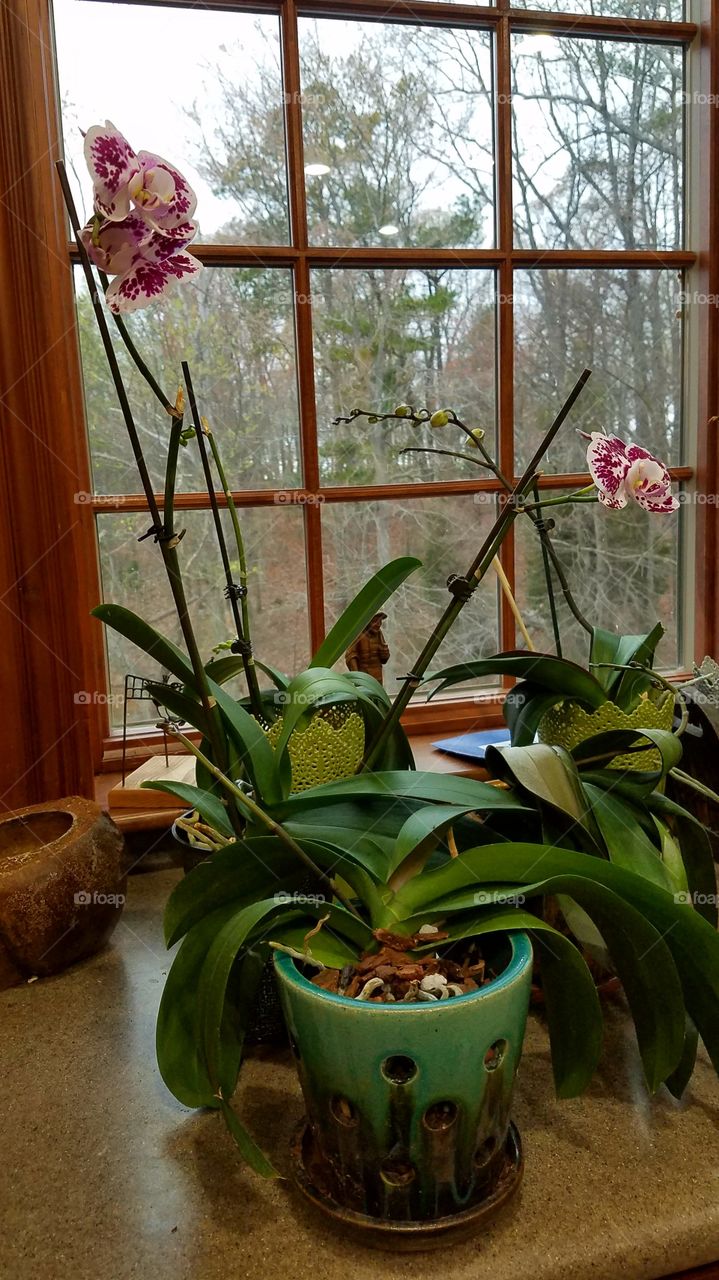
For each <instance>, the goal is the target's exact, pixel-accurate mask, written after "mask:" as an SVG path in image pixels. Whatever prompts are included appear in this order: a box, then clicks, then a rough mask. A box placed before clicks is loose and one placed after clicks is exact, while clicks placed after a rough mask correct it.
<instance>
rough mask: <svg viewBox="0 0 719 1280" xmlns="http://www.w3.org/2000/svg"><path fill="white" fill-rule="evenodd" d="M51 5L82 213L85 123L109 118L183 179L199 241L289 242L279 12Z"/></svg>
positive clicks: (88, 0) (75, 0) (65, 0)
mask: <svg viewBox="0 0 719 1280" xmlns="http://www.w3.org/2000/svg"><path fill="white" fill-rule="evenodd" d="M54 12H55V28H56V35H57V50H58V69H59V78H60V90H61V95H62V118H63V134H64V142H65V157H66V161H67V166H68V171H69V173H70V177H71V180H72V183H73V191H74V194H75V199H76V201H77V202H78V209H79V211H80V213H81V216H82V214H83V213H84V215H85V216H86V217H87V216H89V214H90V212H91V209H90V195H91V187H90V181H89V176H88V173H87V169H86V166H85V161H84V158H83V153H82V133H81V132H80V131H81V130H85V129H87V128H89V126H90V125H92V124H98V123H101V122H102V121H104V120H105V119H106V118H108V117H109V119H110V120H112V122H113V124H115V125H116V126H117V128H118V129H120V130H121V131H122V132H123V133H124V134H125V136H126V138H127V140H128V142H129V143H130V145H131V146H132V147H134V148H135V150H137V151H141V150H144V151H155V152H157V153H159V155H161V156H164V157H165V158H166V159H167V160H171V161H173V163H174V164H176V165H177V167H178V169H180V170H181V172H182V173H184V174H185V176H186V177H187V178H188V180H189V181H190V183H191V184H192V186H193V187H194V189H195V191H196V192H197V197H198V203H197V213H196V214H195V217H196V219H197V221H198V222H199V224H200V235H199V236H198V239H199V240H204V241H217V242H220V243H222V242H227V243H231V244H237V243H239V244H287V241H288V214H287V208H288V205H287V179H286V174H285V140H284V114H283V91H282V75H281V70H280V45H279V22H278V19H277V18H276V17H274V16H270V15H263V16H261V17H256V16H254V15H252V14H247V13H230V12H218V11H216V10H213V9H208V8H206V7H204V6H200V7H199V8H197V9H179V8H178V9H172V8H169V7H168V6H167V5H165V4H163V5H157V6H152V5H135V4H130V5H125V4H117V3H113V4H112V6H110V5H108V4H107V3H98V2H97V0H55V4H54ZM90 50H95V51H96V53H95V55H94V56H92V55H91V54H90V52H89V51H90ZM145 64H146V65H145ZM133 77H134V82H135V83H134V89H133Z"/></svg>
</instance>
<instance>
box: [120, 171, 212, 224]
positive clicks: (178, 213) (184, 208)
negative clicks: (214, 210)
mask: <svg viewBox="0 0 719 1280" xmlns="http://www.w3.org/2000/svg"><path fill="white" fill-rule="evenodd" d="M138 160H139V162H140V166H141V182H138V180H137V179H135V180H134V181H133V185H132V199H133V200H134V201H135V203H136V204H137V205H140V206H141V207H142V208H143V209H144V210H145V212H146V213H148V214H149V215H150V217H151V218H152V220H153V222H154V223H155V226H156V227H159V228H160V229H162V230H167V229H169V228H171V227H177V226H180V224H182V223H187V222H190V221H191V219H192V215H193V213H194V212H195V209H196V208H197V196H196V195H195V193H194V191H193V190H192V187H191V186H190V184H189V182H187V180H186V179H185V178H183V176H182V174H181V173H180V172H179V171H178V170H177V169H176V168H175V166H174V165H172V164H170V163H169V161H168V160H163V158H162V156H158V155H155V154H154V152H152V151H140V152H139V153H138Z"/></svg>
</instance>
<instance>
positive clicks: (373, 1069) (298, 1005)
mask: <svg viewBox="0 0 719 1280" xmlns="http://www.w3.org/2000/svg"><path fill="white" fill-rule="evenodd" d="M497 945H498V946H499V947H500V953H498V954H500V955H501V960H500V961H499V963H501V964H502V965H503V968H502V969H501V972H499V976H498V977H496V978H495V979H493V981H491V982H489V983H487V984H486V985H485V986H483V987H481V988H480V989H479V990H478V991H475V992H471V993H470V994H468V995H465V996H458V997H454V998H451V999H449V1000H442V1001H435V1002H433V1003H426V1004H425V1003H422V1004H413V1003H412V1004H377V1005H375V1004H372V1003H370V1002H362V1001H358V1000H349V999H347V998H346V997H345V996H340V995H334V994H332V993H330V992H327V991H324V990H322V989H321V988H320V987H318V986H315V985H314V984H313V983H311V982H309V980H308V979H307V978H306V977H304V976H303V974H302V973H301V972H300V971H299V969H298V968H297V966H296V965H295V962H294V961H293V960H292V959H291V958H290V957H289V956H287V955H277V956H276V957H275V967H276V971H277V977H278V982H279V988H280V997H281V1000H282V1005H283V1008H284V1012H285V1018H286V1021H287V1026H288V1030H289V1034H290V1044H291V1046H292V1050H293V1053H294V1054H295V1057H296V1059H297V1067H298V1071H299V1076H300V1082H301V1085H302V1091H303V1094H304V1099H305V1104H306V1108H307V1122H308V1123H307V1129H308V1131H311V1134H312V1137H313V1141H314V1145H315V1148H316V1152H317V1153H318V1160H316V1161H315V1163H316V1164H319V1166H320V1173H319V1177H318V1178H317V1179H315V1181H316V1183H319V1185H320V1186H323V1187H324V1188H325V1190H326V1194H327V1196H328V1197H331V1199H332V1200H333V1202H334V1203H335V1204H337V1205H339V1206H342V1207H343V1208H344V1209H349V1210H353V1211H355V1212H356V1213H357V1214H361V1215H371V1217H373V1218H375V1219H385V1220H390V1221H391V1220H400V1221H402V1222H405V1223H406V1222H408V1221H409V1222H411V1221H415V1222H422V1221H427V1220H436V1219H438V1218H441V1217H442V1216H444V1215H456V1214H459V1213H461V1212H462V1211H464V1210H468V1209H470V1208H471V1206H473V1205H476V1204H477V1203H478V1202H481V1201H482V1200H483V1198H484V1199H486V1198H487V1197H489V1196H491V1193H492V1189H493V1186H494V1185H495V1184H496V1183H497V1182H498V1181H499V1179H500V1178H501V1177H502V1175H503V1172H504V1171H505V1170H506V1165H507V1157H506V1149H507V1143H508V1134H509V1129H510V1107H511V1102H512V1092H513V1087H514V1079H515V1075H516V1071H517V1065H518V1063H519V1059H520V1056H521V1052H522V1041H523V1038H524V1030H525V1025H526V1020H527V1010H528V1006H529V995H530V986H531V978H532V947H531V944H530V941H529V939H528V937H527V935H526V934H523V933H514V934H510V935H505V936H503V937H501V939H499V940H498V943H497ZM505 961H506V963H505ZM513 1132H515V1133H516V1131H513Z"/></svg>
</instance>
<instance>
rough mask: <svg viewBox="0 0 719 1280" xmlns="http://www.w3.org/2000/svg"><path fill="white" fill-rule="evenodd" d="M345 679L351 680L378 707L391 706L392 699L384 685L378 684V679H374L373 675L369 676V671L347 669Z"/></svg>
mask: <svg viewBox="0 0 719 1280" xmlns="http://www.w3.org/2000/svg"><path fill="white" fill-rule="evenodd" d="M347 679H348V680H350V681H351V683H352V684H353V685H354V686H355V688H357V689H360V690H361V691H362V692H363V693H366V694H367V696H368V697H369V698H371V699H372V701H373V702H376V703H377V705H378V706H379V707H383V708H389V707H391V706H392V699H391V698H390V696H389V694H388V692H387V690H386V689H385V687H384V685H383V684H380V682H379V680H375V678H374V676H371V675H370V674H369V672H367V671H348V672H347Z"/></svg>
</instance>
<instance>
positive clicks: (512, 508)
mask: <svg viewBox="0 0 719 1280" xmlns="http://www.w3.org/2000/svg"><path fill="white" fill-rule="evenodd" d="M590 375H591V370H590V369H585V370H584V371H583V373H582V374H581V375H580V377H579V378H578V379H577V381H576V383H575V385H574V387H573V388H572V390H571V392H570V393H569V395H568V396H567V399H566V400H565V402H564V404H563V405H562V407H561V409H560V410H559V413H558V414H557V416H556V417H555V419H554V421H553V423H552V424H551V426H550V427H549V429H548V430H547V431H546V432H545V434H544V436H543V437H542V440H541V442H540V444H539V446H538V448H537V449H536V450H535V452H534V455H533V456H532V458H531V459H530V461H529V463H528V465H527V467H526V468H525V470H524V473H523V475H522V476H521V478H520V479H519V480H518V481H517V484H516V485H515V487H514V489H513V490H512V492H511V493H510V495H509V497H508V500H507V501H506V502H505V504H504V506H503V509H502V510H501V511H500V512H499V515H498V516H497V519H496V520H495V522H494V525H493V526H492V528H491V530H490V532H489V534H488V535H487V537H486V538H485V540H484V543H483V544H482V546H481V547H480V550H479V551H478V553H477V555H476V556H475V558H474V560H473V562H472V564H471V565H470V567H469V571H468V572H467V574H466V575H465V577H466V581H467V582H468V583H471V585H472V588H474V587H476V585H477V583H479V582H481V580H482V578H483V577H484V575H485V573H486V572H487V569H488V568H489V566H490V565H491V563H492V560H493V558H494V556H495V555H496V554H497V552H498V551H499V548H500V546H501V545H502V542H503V541H504V538H505V537H506V535H507V532H508V531H509V529H510V528H511V526H512V525H513V524H514V521H515V520H516V519H517V516H518V515H519V514H520V511H521V501H520V500H522V499H524V497H526V494H527V493H528V492H529V490H530V489H531V487H532V485H533V483H534V481H535V480H536V473H537V468H538V466H539V463H540V462H541V460H542V458H543V457H544V455H545V453H546V451H547V449H548V448H549V447H550V445H551V443H552V441H553V440H554V438H555V436H556V435H557V432H558V431H559V429H560V427H561V426H562V424H563V422H564V421H565V419H566V417H567V415H568V414H569V412H570V411H571V409H572V407H573V405H574V403H575V401H576V400H577V399H578V397H579V396H580V395H581V393H582V391H583V389H584V385H585V383H586V382H587V380H588V379H589V377H590ZM468 599H471V593H468V594H467V595H466V596H465V597H464V598H462V599H460V598H459V597H458V596H455V597H454V599H453V600H452V602H451V603H450V604H449V605H447V607H446V609H445V611H444V613H443V614H442V617H441V618H440V620H439V622H438V623H437V625H436V627H435V628H434V630H433V632H432V634H431V635H430V637H429V639H428V640H427V643H426V644H425V646H424V648H423V649H422V652H421V653H420V655H419V657H418V658H417V660H416V662H415V663H414V665H413V668H412V671H411V672H409V673H408V675H407V676H405V678H404V682H403V685H402V688H401V689H400V691H399V693H398V694H397V696H396V697H395V699H394V701H393V702H392V706H391V707H390V708H389V709H388V711H387V713H386V714H385V716H384V717H383V718H382V721H381V723H380V725H379V727H378V729H377V732H376V734H375V736H374V738H373V740H372V742H371V743H370V746H369V749H368V751H367V753H366V755H365V759H364V762H363V768H364V769H369V768H371V766H372V764H373V762H374V761H375V760H376V759H377V757H378V755H379V753H380V751H381V749H382V747H383V746H384V743H385V742H386V741H387V738H388V737H389V736H390V735H391V734H392V733H393V732H394V729H395V727H396V725H397V724H398V723H399V718H400V716H401V715H402V712H403V711H404V709H405V707H406V706H407V703H408V702H409V700H410V698H411V696H412V693H413V691H414V690H415V689H416V688H417V686H418V685H419V684H420V683H421V680H422V678H423V676H424V675H425V673H426V671H427V668H428V666H429V664H430V662H431V661H432V659H433V657H434V655H435V654H436V652H437V650H438V649H439V647H440V645H441V643H442V641H443V640H444V638H445V636H446V635H447V632H448V631H449V630H450V629H451V627H452V625H453V623H454V622H455V620H456V619H457V617H458V616H459V614H460V613H461V612H462V609H463V608H464V605H465V604H466V603H467V600H468Z"/></svg>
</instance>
